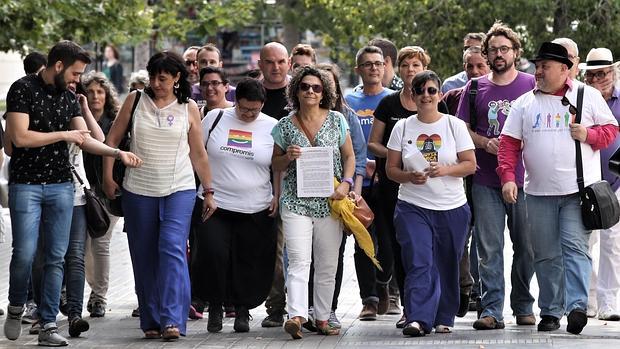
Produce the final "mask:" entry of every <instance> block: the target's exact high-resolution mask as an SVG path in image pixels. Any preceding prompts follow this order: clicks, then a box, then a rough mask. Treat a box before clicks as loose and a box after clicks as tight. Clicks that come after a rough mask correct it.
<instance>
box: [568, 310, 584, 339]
mask: <svg viewBox="0 0 620 349" xmlns="http://www.w3.org/2000/svg"><path fill="white" fill-rule="evenodd" d="M587 323H588V315H587V314H586V311H585V310H583V309H573V310H571V312H570V313H568V325H566V331H567V332H569V333H572V334H580V333H581V331H583V328H584V327H586V324H587Z"/></svg>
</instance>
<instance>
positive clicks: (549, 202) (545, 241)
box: [525, 193, 592, 318]
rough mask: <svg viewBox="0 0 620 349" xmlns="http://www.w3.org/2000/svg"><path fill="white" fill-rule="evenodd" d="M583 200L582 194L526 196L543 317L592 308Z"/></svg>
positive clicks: (590, 262) (558, 315)
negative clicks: (582, 213)
mask: <svg viewBox="0 0 620 349" xmlns="http://www.w3.org/2000/svg"><path fill="white" fill-rule="evenodd" d="M579 201H580V200H579V194H578V193H575V194H571V195H562V196H534V195H526V196H525V202H526V206H527V217H528V220H529V222H530V224H531V241H532V247H533V249H534V267H535V268H536V275H537V279H538V287H539V288H540V293H539V295H538V307H539V308H540V315H551V316H555V317H557V318H561V317H562V316H563V315H564V313H569V312H570V311H572V310H574V309H583V310H586V309H587V307H588V285H589V282H590V273H591V272H592V260H591V259H590V256H589V255H588V239H589V238H590V234H589V231H588V230H586V229H585V227H584V226H583V222H582V220H581V207H580V205H579Z"/></svg>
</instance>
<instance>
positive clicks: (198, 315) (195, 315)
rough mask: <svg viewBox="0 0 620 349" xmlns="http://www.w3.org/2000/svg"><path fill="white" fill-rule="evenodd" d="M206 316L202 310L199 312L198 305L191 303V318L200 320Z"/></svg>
mask: <svg viewBox="0 0 620 349" xmlns="http://www.w3.org/2000/svg"><path fill="white" fill-rule="evenodd" d="M138 316H140V313H138ZM203 317H204V315H203V314H202V312H199V311H198V310H196V307H194V305H193V304H192V305H190V306H189V318H190V319H192V320H200V319H202V318H203Z"/></svg>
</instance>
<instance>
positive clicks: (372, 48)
mask: <svg viewBox="0 0 620 349" xmlns="http://www.w3.org/2000/svg"><path fill="white" fill-rule="evenodd" d="M367 53H378V54H380V55H381V57H383V51H381V49H380V48H378V47H377V46H364V47H362V48H360V49H359V50H358V51H357V53H356V54H355V65H360V64H361V63H362V62H361V60H362V56H363V55H365V54H367Z"/></svg>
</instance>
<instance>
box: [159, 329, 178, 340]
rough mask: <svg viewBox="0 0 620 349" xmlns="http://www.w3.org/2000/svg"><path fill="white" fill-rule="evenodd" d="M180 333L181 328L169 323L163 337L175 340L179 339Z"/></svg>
mask: <svg viewBox="0 0 620 349" xmlns="http://www.w3.org/2000/svg"><path fill="white" fill-rule="evenodd" d="M179 336H180V333H179V328H178V327H176V326H175V325H168V326H166V328H165V329H164V332H163V333H162V337H163V338H164V340H165V341H174V340H177V339H179Z"/></svg>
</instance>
